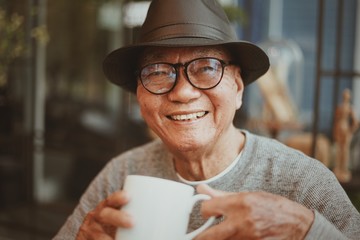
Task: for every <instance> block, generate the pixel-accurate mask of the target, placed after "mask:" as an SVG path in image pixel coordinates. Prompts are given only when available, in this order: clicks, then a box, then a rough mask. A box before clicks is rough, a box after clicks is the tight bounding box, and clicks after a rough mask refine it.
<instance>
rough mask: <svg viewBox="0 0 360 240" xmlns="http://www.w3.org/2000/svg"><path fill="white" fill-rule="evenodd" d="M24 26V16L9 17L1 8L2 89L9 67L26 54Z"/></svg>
mask: <svg viewBox="0 0 360 240" xmlns="http://www.w3.org/2000/svg"><path fill="white" fill-rule="evenodd" d="M23 24H24V18H23V17H22V16H20V15H18V14H16V13H14V14H12V15H10V16H7V15H6V12H5V11H4V10H2V9H1V8H0V87H1V86H3V85H5V84H6V73H7V70H8V67H9V65H10V64H11V63H12V62H13V61H14V59H16V58H18V57H20V56H22V55H23V54H24V52H25V40H24V29H23Z"/></svg>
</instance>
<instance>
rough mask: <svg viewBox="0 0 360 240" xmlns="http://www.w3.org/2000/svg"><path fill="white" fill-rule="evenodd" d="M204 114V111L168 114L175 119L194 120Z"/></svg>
mask: <svg viewBox="0 0 360 240" xmlns="http://www.w3.org/2000/svg"><path fill="white" fill-rule="evenodd" d="M205 114H206V112H205V111H204V112H197V113H190V114H182V115H172V116H170V118H171V119H173V120H176V121H189V120H195V119H198V118H201V117H203V116H204V115H205Z"/></svg>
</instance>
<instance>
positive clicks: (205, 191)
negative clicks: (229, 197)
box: [196, 184, 226, 197]
mask: <svg viewBox="0 0 360 240" xmlns="http://www.w3.org/2000/svg"><path fill="white" fill-rule="evenodd" d="M196 190H197V191H198V193H202V194H207V195H210V196H211V197H220V196H223V195H225V194H226V193H225V192H221V191H218V190H215V189H213V188H211V187H209V185H207V184H200V185H198V186H197V187H196Z"/></svg>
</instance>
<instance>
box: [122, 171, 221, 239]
mask: <svg viewBox="0 0 360 240" xmlns="http://www.w3.org/2000/svg"><path fill="white" fill-rule="evenodd" d="M124 190H125V191H126V192H127V193H128V194H129V197H130V202H129V203H128V204H126V205H125V206H124V207H123V208H122V210H124V211H126V212H127V213H129V214H130V215H131V216H132V217H133V219H134V227H133V228H130V229H125V228H118V229H117V232H116V238H115V239H116V240H190V239H193V238H194V237H195V236H197V235H198V234H199V233H201V232H202V231H204V230H205V229H206V228H208V227H209V226H210V225H211V224H212V223H213V222H214V220H215V217H211V218H209V219H208V220H207V221H206V222H205V223H204V224H203V225H202V226H201V227H200V228H198V229H196V230H194V231H193V232H190V233H186V232H187V228H188V223H189V217H190V213H191V211H192V208H193V206H194V204H195V203H196V202H197V201H200V200H208V199H210V198H211V197H210V196H208V195H205V194H197V195H194V191H195V190H194V188H193V187H191V186H188V185H186V184H183V183H179V182H175V181H171V180H166V179H161V178H155V177H147V176H139V175H129V176H127V178H126V179H125V184H124Z"/></svg>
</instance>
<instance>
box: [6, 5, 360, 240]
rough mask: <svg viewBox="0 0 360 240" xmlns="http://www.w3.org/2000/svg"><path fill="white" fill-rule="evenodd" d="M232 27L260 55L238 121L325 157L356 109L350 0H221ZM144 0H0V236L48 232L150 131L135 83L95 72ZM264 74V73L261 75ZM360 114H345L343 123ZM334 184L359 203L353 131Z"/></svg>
mask: <svg viewBox="0 0 360 240" xmlns="http://www.w3.org/2000/svg"><path fill="white" fill-rule="evenodd" d="M220 3H221V4H222V5H223V6H224V8H225V10H226V13H227V14H228V16H229V18H230V19H231V21H232V22H233V26H234V28H235V29H236V31H237V34H238V36H239V38H240V39H244V40H247V41H251V42H254V43H257V44H259V46H261V47H262V48H263V49H264V50H265V51H266V52H267V53H268V55H269V57H270V61H271V64H272V68H271V69H270V71H269V73H268V74H267V75H266V76H264V77H263V78H262V79H260V80H259V81H258V82H257V83H254V84H252V85H250V86H249V87H248V91H247V92H246V94H245V99H244V105H243V107H242V109H241V110H239V111H238V113H237V116H236V119H235V125H236V126H238V127H241V128H246V129H248V130H250V131H252V132H254V133H258V134H261V135H264V136H269V137H273V138H277V139H278V140H280V141H282V142H284V143H285V144H288V145H290V146H293V147H295V148H298V149H299V150H301V151H303V152H305V153H306V154H308V155H310V156H315V157H316V158H317V159H319V161H322V162H323V163H324V164H326V165H327V166H328V167H329V168H330V169H333V168H334V165H335V164H336V163H335V162H336V161H335V151H336V147H335V145H336V142H335V141H334V137H333V134H332V133H333V128H334V127H333V126H334V113H335V109H336V107H337V106H338V105H339V104H340V103H341V99H342V93H343V91H344V90H345V89H349V90H350V92H351V94H352V99H351V101H352V108H353V110H354V111H355V112H356V116H357V118H358V119H359V114H360V81H359V79H360V2H359V1H358V0H346V1H344V0H315V1H314V0H302V1H298V0H286V1H283V0H272V1H268V0H222V1H220ZM148 6H149V2H148V1H128V0H76V1H73V0H61V1H60V0H58V1H56V0H0V239H1V240H2V239H22V240H24V239H51V238H52V237H53V236H54V235H55V234H56V232H57V231H58V230H59V228H60V227H61V226H62V224H63V223H64V221H65V220H66V218H67V216H68V215H69V214H71V212H72V210H73V208H74V207H75V206H76V204H77V201H78V199H79V197H80V196H81V194H82V192H83V191H84V190H85V189H86V187H87V185H88V184H89V183H90V181H91V180H92V178H93V177H94V176H95V175H96V174H97V173H98V172H99V171H100V169H101V168H102V167H103V166H104V165H105V164H106V163H107V162H108V161H109V160H110V159H111V158H112V157H114V156H116V155H117V154H119V153H121V152H123V151H125V150H127V149H129V148H132V147H135V146H137V145H140V144H142V143H145V142H147V141H149V140H150V139H151V138H152V136H151V134H150V133H149V131H148V129H147V127H146V125H145V124H144V122H143V120H142V119H141V116H140V113H139V109H138V106H137V103H136V98H135V96H134V95H131V94H129V93H126V92H123V91H122V90H121V89H120V88H118V87H116V86H114V85H112V84H110V83H109V82H107V81H106V79H105V78H104V75H103V73H102V68H101V64H102V60H103V59H104V57H105V56H106V54H107V53H108V52H110V51H111V50H113V49H115V48H118V47H120V46H122V45H124V44H129V43H132V42H133V39H134V38H136V35H137V32H138V28H139V25H141V23H142V22H143V20H144V17H145V14H146V11H147V8H148ZM269 80H270V81H269ZM354 121H358V120H354V119H350V121H349V124H352V122H354ZM348 150H349V154H350V159H349V164H348V168H349V170H350V171H351V172H352V178H351V179H350V180H349V181H346V182H343V183H342V184H343V186H344V188H345V190H346V191H347V193H348V195H349V196H350V198H351V200H352V201H353V202H354V204H355V206H356V207H357V208H358V209H360V132H359V130H358V129H357V130H356V131H355V132H354V133H353V136H352V141H351V144H350V146H349V149H348Z"/></svg>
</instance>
